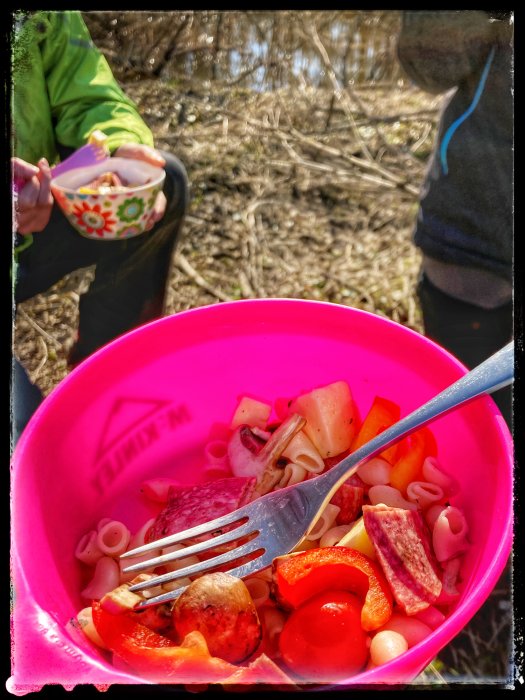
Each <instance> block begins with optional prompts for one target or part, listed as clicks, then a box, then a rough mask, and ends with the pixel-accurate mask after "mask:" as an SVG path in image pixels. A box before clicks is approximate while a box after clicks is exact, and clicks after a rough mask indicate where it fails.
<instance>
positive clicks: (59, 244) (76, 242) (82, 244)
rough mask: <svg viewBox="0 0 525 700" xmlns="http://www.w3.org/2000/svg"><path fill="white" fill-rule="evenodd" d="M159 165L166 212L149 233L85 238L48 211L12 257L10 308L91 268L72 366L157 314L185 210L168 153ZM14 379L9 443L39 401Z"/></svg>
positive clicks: (18, 376) (20, 378)
mask: <svg viewBox="0 0 525 700" xmlns="http://www.w3.org/2000/svg"><path fill="white" fill-rule="evenodd" d="M162 156H163V157H164V158H165V160H166V166H165V169H166V180H165V184H164V194H165V195H166V199H167V206H166V212H165V215H164V217H163V218H162V220H161V221H160V222H158V223H157V224H156V225H155V226H154V228H153V229H152V230H151V231H148V232H147V233H144V234H141V235H140V236H137V237H135V238H129V239H125V240H122V241H94V240H91V239H88V238H84V237H83V236H81V235H80V234H79V233H77V232H76V231H75V230H74V229H73V228H72V227H71V226H70V225H69V223H68V221H67V219H66V218H65V217H64V215H63V214H62V212H61V211H60V209H59V208H58V207H57V206H55V207H54V208H53V212H52V214H51V219H50V221H49V224H48V225H47V227H46V228H45V230H44V231H41V232H39V233H35V234H34V235H33V243H32V245H31V246H29V247H28V248H26V249H25V250H23V251H21V252H20V254H19V256H18V264H17V275H16V284H15V301H16V303H19V302H22V301H25V300H27V299H30V298H31V297H34V296H35V295H36V294H40V293H42V292H45V291H47V290H48V289H49V288H50V287H52V286H53V285H54V284H56V283H57V282H58V281H59V280H60V279H62V278H63V277H64V276H65V275H67V274H69V273H71V272H73V271H75V270H78V269H80V268H83V267H90V266H91V265H95V266H96V267H95V277H94V279H93V282H92V283H91V285H90V287H89V289H88V291H87V292H86V293H85V294H83V295H82V296H81V298H80V302H79V327H78V340H77V342H76V343H75V345H74V347H73V349H72V351H71V354H70V357H69V361H70V363H71V364H78V362H80V361H82V360H83V359H84V358H86V357H87V356H88V355H90V354H91V353H93V352H94V351H95V350H98V348H100V347H102V346H103V345H105V344H106V343H108V342H109V341H110V340H113V339H114V338H116V337H117V336H119V335H121V334H122V333H125V332H127V331H129V330H131V329H132V328H135V327H137V326H139V325H141V324H143V323H146V322H148V321H151V320H154V319H155V318H159V317H160V316H162V314H163V310H164V301H165V295H166V284H167V280H168V275H169V270H170V264H171V258H172V252H173V248H174V246H175V244H176V242H177V239H178V236H179V233H180V229H181V226H182V222H183V219H184V215H185V212H186V209H187V206H188V200H189V194H188V178H187V175H186V171H185V169H184V166H183V165H182V163H180V161H179V160H178V159H177V158H175V157H174V156H172V155H171V154H170V153H165V152H162ZM14 364H15V367H14V371H13V385H12V391H13V406H12V408H13V416H12V422H13V433H14V436H13V437H14V441H15V443H16V440H17V439H18V435H19V434H20V432H21V431H22V430H23V428H24V427H25V424H26V423H27V421H28V420H29V418H30V417H31V415H32V414H33V412H34V410H35V409H36V408H37V406H38V404H39V403H40V402H41V400H42V395H41V394H40V391H39V390H38V389H37V388H36V387H34V386H33V385H32V384H31V383H30V381H29V379H28V378H27V375H26V374H25V371H24V370H23V368H22V367H21V366H20V365H19V363H18V362H17V361H16V360H15V362H14Z"/></svg>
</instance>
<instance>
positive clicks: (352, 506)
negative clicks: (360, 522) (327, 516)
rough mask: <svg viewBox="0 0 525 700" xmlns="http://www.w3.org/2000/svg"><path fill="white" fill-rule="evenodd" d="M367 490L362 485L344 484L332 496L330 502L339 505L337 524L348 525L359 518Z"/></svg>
mask: <svg viewBox="0 0 525 700" xmlns="http://www.w3.org/2000/svg"><path fill="white" fill-rule="evenodd" d="M364 493H365V490H364V488H362V487H361V486H352V485H351V484H348V483H345V484H342V485H341V486H340V487H339V488H338V489H337V491H336V492H335V493H334V495H333V496H332V499H331V501H330V503H332V504H333V505H334V506H338V508H339V509H340V510H339V513H338V514H337V518H336V519H335V522H336V525H348V524H349V523H353V522H354V520H356V519H357V517H358V515H359V513H360V512H361V506H362V505H363V498H364Z"/></svg>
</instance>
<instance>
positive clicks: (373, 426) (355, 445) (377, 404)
mask: <svg viewBox="0 0 525 700" xmlns="http://www.w3.org/2000/svg"><path fill="white" fill-rule="evenodd" d="M400 415H401V409H400V408H399V406H398V405H397V404H396V403H394V402H393V401H389V400H388V399H384V398H383V397H382V396H376V397H375V399H374V400H373V402H372V406H371V407H370V410H369V411H368V414H367V415H366V418H365V419H364V421H363V424H362V425H361V429H360V430H359V432H358V433H357V435H356V437H355V438H354V441H353V442H352V447H351V451H352V452H355V451H356V450H357V449H359V448H360V447H362V446H363V445H365V444H366V443H367V442H369V441H370V440H372V439H373V438H375V437H376V436H377V435H379V433H382V432H383V430H386V429H387V428H389V427H390V426H391V425H394V423H397V421H398V420H399V417H400ZM397 448H398V446H397V445H392V447H389V448H387V449H386V450H383V452H381V453H380V454H379V456H380V457H382V458H383V459H386V460H387V462H390V464H392V463H393V462H394V460H395V458H396V454H397Z"/></svg>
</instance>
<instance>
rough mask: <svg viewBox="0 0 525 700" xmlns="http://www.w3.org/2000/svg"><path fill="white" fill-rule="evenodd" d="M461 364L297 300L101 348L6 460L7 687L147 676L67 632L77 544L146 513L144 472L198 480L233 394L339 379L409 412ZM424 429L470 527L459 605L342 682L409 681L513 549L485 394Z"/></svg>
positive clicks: (378, 324) (77, 586) (506, 452)
mask: <svg viewBox="0 0 525 700" xmlns="http://www.w3.org/2000/svg"><path fill="white" fill-rule="evenodd" d="M465 371H466V370H465V368H464V367H463V365H461V364H460V363H459V362H458V361H457V360H455V359H454V358H453V357H452V356H451V355H450V354H448V353H447V352H445V351H444V350H443V349H441V348H440V347H438V346H437V345H436V344H434V343H432V342H430V341H429V340H427V339H425V338H424V337H422V336H421V335H419V334H417V333H415V332H413V331H411V330H408V329H407V328H404V327H403V326H400V325H398V324H396V323H393V322H391V321H388V320H385V319H384V318H381V317H379V316H375V315H372V314H370V313H366V312H363V311H358V310H355V309H351V308H347V307H343V306H339V305H335V304H327V303H324V302H315V301H299V300H290V299H264V300H246V301H239V302H228V303H221V304H216V305H212V306H208V307H201V308H197V309H193V310H190V311H185V312H183V313H179V314H176V315H174V316H171V317H168V318H164V319H161V320H159V321H156V322H154V323H151V324H149V325H147V326H144V327H142V328H141V329H138V330H136V331H133V332H131V333H129V334H127V335H125V336H123V337H122V338H120V339H118V340H116V341H114V342H113V343H110V344H109V345H107V346H106V347H105V348H103V349H102V350H100V351H99V352H97V353H96V354H95V355H93V356H92V357H91V358H89V359H88V360H86V361H85V362H84V363H83V364H82V365H80V366H79V367H78V368H77V369H76V370H75V371H74V372H72V374H71V375H70V376H68V377H67V379H65V380H64V381H63V382H61V384H60V385H59V386H58V387H57V388H56V389H55V390H54V391H53V392H52V394H51V395H50V396H49V397H48V398H47V399H46V400H45V401H44V403H43V404H42V406H41V407H40V408H39V410H38V411H37V413H36V414H35V415H34V417H33V418H32V420H31V421H30V423H29V425H28V426H27V428H26V430H25V431H24V434H23V435H22V437H21V439H20V441H19V443H18V446H17V449H16V450H15V453H14V456H13V462H12V480H13V483H12V567H13V578H14V588H15V601H14V653H13V671H12V673H13V675H12V677H11V678H10V679H9V681H8V688H9V690H10V691H11V692H12V693H16V694H21V695H22V694H24V693H26V692H30V691H34V690H36V689H38V688H39V687H41V686H42V685H44V684H49V683H59V684H62V685H64V686H65V687H66V688H70V687H72V686H74V685H77V684H82V683H91V684H95V685H97V686H99V687H107V686H108V685H109V684H113V683H144V682H145V681H143V680H142V679H140V678H138V677H136V676H134V675H129V674H128V673H126V672H122V671H119V670H117V669H116V668H114V667H113V666H111V665H110V664H108V663H107V662H106V661H105V660H104V658H103V656H102V655H101V654H99V652H98V651H97V650H96V648H95V647H94V646H92V645H91V644H90V642H89V641H88V640H87V639H85V638H84V637H83V635H82V633H80V632H79V633H75V631H74V630H72V629H71V628H70V627H69V626H68V624H67V623H68V621H69V620H70V619H71V618H72V617H73V616H75V615H76V613H77V612H78V611H79V610H80V609H81V608H83V607H85V604H86V603H85V601H83V600H82V599H81V597H80V594H79V592H80V590H81V585H82V583H81V574H80V567H79V565H78V563H77V562H76V560H75V558H74V551H75V547H76V545H77V543H78V541H79V539H80V537H81V536H82V535H83V534H84V533H85V532H86V531H88V530H90V529H92V528H93V527H94V526H95V525H96V523H97V522H98V520H99V519H101V518H103V517H114V518H122V519H123V520H124V521H125V522H126V523H127V524H128V525H129V526H130V528H135V527H138V526H140V525H142V524H143V523H144V522H145V521H146V520H147V519H148V518H149V517H151V513H150V511H148V510H147V507H146V505H145V504H144V502H141V501H140V500H138V498H137V492H138V487H139V485H140V483H141V482H142V481H143V480H144V479H146V478H151V477H153V476H171V477H175V478H178V479H181V480H183V481H186V482H187V483H191V482H192V479H194V478H195V477H194V475H195V470H196V469H198V467H199V465H200V464H202V459H203V447H204V444H205V442H206V440H207V439H208V437H209V435H210V428H211V427H212V425H213V424H214V423H224V422H227V421H228V420H229V418H230V417H231V416H232V415H233V411H234V409H235V407H236V402H237V399H238V397H239V396H240V395H242V394H244V393H250V394H251V395H252V396H254V397H257V398H260V399H263V400H264V399H265V400H269V401H273V400H274V399H275V398H277V397H287V396H293V395H295V394H297V393H298V392H301V391H305V390H308V389H311V388H314V387H316V386H319V385H322V384H326V383H329V382H333V381H336V380H339V379H345V380H346V381H347V382H348V384H349V386H350V388H351V390H352V393H353V395H354V397H355V400H356V402H357V405H358V407H359V409H360V412H361V415H365V414H366V411H367V410H368V408H369V407H370V405H371V402H372V399H373V397H374V396H375V395H376V394H381V395H382V396H385V397H388V398H391V399H393V400H394V401H397V402H398V403H399V404H400V406H401V411H402V415H406V414H407V413H409V412H410V411H412V410H413V409H415V408H416V407H418V406H419V405H420V404H422V403H423V402H425V401H426V400H428V399H430V398H431V397H432V396H433V395H434V394H436V393H437V392H438V391H440V390H441V389H443V388H444V387H446V386H448V385H449V384H450V383H452V382H453V381H455V380H456V379H458V378H459V377H460V376H462V375H463V374H464V373H465ZM432 430H433V432H434V435H435V437H436V439H437V442H438V446H439V458H440V460H441V462H442V464H443V466H444V467H445V468H446V469H448V470H449V471H451V472H453V474H454V476H455V477H456V478H457V479H458V481H459V482H460V484H461V492H460V494H459V496H457V500H456V501H455V504H456V505H458V506H459V507H461V508H463V509H464V511H465V513H466V516H467V518H468V521H469V524H470V536H471V540H472V547H471V548H470V550H469V552H468V554H467V555H466V559H465V561H464V569H463V572H464V585H463V586H462V592H461V597H460V600H459V602H458V604H457V607H456V609H455V610H454V612H453V613H452V614H451V615H450V617H449V618H448V619H447V620H446V621H445V622H444V623H443V625H442V626H441V627H439V628H438V629H437V630H435V631H434V632H433V633H432V634H431V635H430V636H429V637H427V639H425V640H424V641H423V642H421V643H420V644H418V645H417V646H414V647H412V648H411V649H410V650H409V651H408V652H407V653H405V654H404V655H403V656H402V657H400V658H399V659H397V660H394V661H393V662H390V663H389V664H387V665H385V666H382V667H379V668H377V669H375V670H373V671H369V672H367V673H361V674H359V675H358V676H354V677H353V678H351V679H349V681H348V683H351V684H356V683H357V684H364V683H366V684H368V683H407V682H410V681H411V680H413V679H414V678H415V677H416V676H417V675H418V674H419V673H420V672H421V671H422V670H423V669H424V668H425V667H426V666H427V665H428V664H429V663H430V662H431V661H432V659H433V658H434V657H435V656H436V654H437V653H438V652H439V651H440V649H442V648H443V647H444V646H445V645H446V644H447V643H448V642H450V640H451V639H452V638H453V637H454V636H455V635H456V634H457V633H458V632H459V631H460V630H461V629H462V628H463V627H464V626H465V625H466V623H467V622H468V621H469V620H470V619H471V618H472V616H473V615H474V613H475V612H476V611H477V610H478V609H479V608H480V606H481V605H482V604H483V602H484V601H485V600H486V599H487V597H488V596H489V594H490V592H491V590H492V589H493V587H494V585H495V584H496V582H497V580H498V577H499V576H500V574H501V573H502V571H503V569H504V567H505V564H506V562H507V559H508V556H509V553H510V549H511V543H512V525H513V513H512V495H513V491H512V470H513V449H512V443H511V437H510V434H509V431H508V429H507V427H506V424H505V423H504V421H503V418H502V417H501V415H500V413H499V412H498V410H497V408H496V405H495V404H494V402H493V400H492V399H491V398H490V397H481V398H478V399H476V400H474V401H473V402H471V403H470V404H469V405H466V406H464V407H462V408H461V409H458V410H456V411H455V412H452V413H450V414H448V415H447V416H444V417H442V418H440V419H438V420H437V421H435V422H434V423H433V425H432ZM130 504H132V506H131V507H130Z"/></svg>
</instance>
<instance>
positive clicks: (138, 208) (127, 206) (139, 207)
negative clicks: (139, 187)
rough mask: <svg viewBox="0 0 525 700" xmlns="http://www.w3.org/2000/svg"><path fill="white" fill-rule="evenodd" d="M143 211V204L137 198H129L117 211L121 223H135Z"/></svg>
mask: <svg viewBox="0 0 525 700" xmlns="http://www.w3.org/2000/svg"><path fill="white" fill-rule="evenodd" d="M143 211H144V202H143V201H142V199H140V198H139V197H130V198H129V199H127V200H126V201H125V202H123V203H122V204H121V205H120V207H119V208H118V209H117V215H118V217H119V219H120V220H121V221H126V222H131V221H136V220H137V219H138V218H139V217H140V215H141V214H142V212H143Z"/></svg>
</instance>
